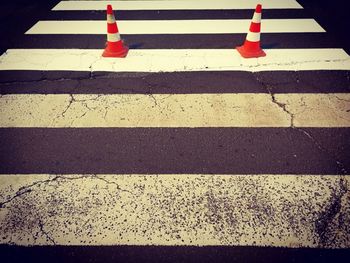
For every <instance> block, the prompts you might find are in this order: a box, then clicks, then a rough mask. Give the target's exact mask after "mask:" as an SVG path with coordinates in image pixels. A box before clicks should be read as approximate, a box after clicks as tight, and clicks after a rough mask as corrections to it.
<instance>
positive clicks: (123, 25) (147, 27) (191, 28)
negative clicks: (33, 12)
mask: <svg viewBox="0 0 350 263" xmlns="http://www.w3.org/2000/svg"><path fill="white" fill-rule="evenodd" d="M250 22H251V20H250V19H234V20H229V19H223V20H218V19H215V20H123V21H119V20H118V21H117V24H118V28H119V31H120V32H122V33H123V34H220V33H222V34H223V33H247V31H248V29H249V26H250ZM262 32H264V33H293V32H325V31H324V29H323V28H322V27H321V26H320V25H319V24H318V23H317V22H316V21H315V20H314V19H265V20H264V21H263V24H262ZM105 33H106V21H89V20H87V21H86V20H84V21H39V22H38V23H36V24H35V25H34V26H33V27H32V28H30V29H29V30H28V31H27V32H26V34H105Z"/></svg>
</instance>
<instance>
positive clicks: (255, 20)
mask: <svg viewBox="0 0 350 263" xmlns="http://www.w3.org/2000/svg"><path fill="white" fill-rule="evenodd" d="M260 21H261V13H257V12H255V13H254V16H253V18H252V22H253V23H260Z"/></svg>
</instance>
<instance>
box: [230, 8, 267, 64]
mask: <svg viewBox="0 0 350 263" xmlns="http://www.w3.org/2000/svg"><path fill="white" fill-rule="evenodd" d="M261 10H262V8H261V5H260V4H258V5H257V6H256V8H255V12H254V16H253V18H252V22H251V24H250V27H249V32H248V34H247V37H246V39H245V41H244V44H243V46H239V47H236V49H237V51H238V52H239V53H240V54H241V56H242V57H244V58H258V57H264V56H266V53H265V52H264V51H263V50H262V49H261V47H260V28H261Z"/></svg>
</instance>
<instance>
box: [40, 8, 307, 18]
mask: <svg viewBox="0 0 350 263" xmlns="http://www.w3.org/2000/svg"><path fill="white" fill-rule="evenodd" d="M254 8H255V7H254V6H253V7H252V9H250V10H246V9H243V10H240V9H235V10H114V14H115V17H116V19H118V20H158V19H159V20H180V19H251V18H252V17H253V14H254ZM262 18H263V19H265V18H266V19H287V18H310V16H309V15H308V14H307V12H305V10H303V9H263V13H262ZM105 19H106V11H105V10H91V11H89V10H87V11H73V10H72V11H51V12H48V13H47V15H45V16H43V17H41V20H105Z"/></svg>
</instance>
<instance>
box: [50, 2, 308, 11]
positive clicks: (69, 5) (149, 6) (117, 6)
mask: <svg viewBox="0 0 350 263" xmlns="http://www.w3.org/2000/svg"><path fill="white" fill-rule="evenodd" d="M259 3H261V4H262V6H263V8H264V9H274V8H283V9H290V8H298V9H300V8H302V6H301V5H300V4H299V3H298V2H297V1H295V0H260V1H259ZM108 4H112V6H113V9H114V10H201V9H202V10H204V9H209V10H210V9H216V10H218V9H254V8H255V6H256V4H257V2H256V0H235V1H232V0H215V1H212V0H201V1H196V0H186V1H176V0H174V1H61V2H60V3H58V4H57V5H56V6H55V7H54V8H53V9H52V10H105V9H106V6H107V5H108Z"/></svg>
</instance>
